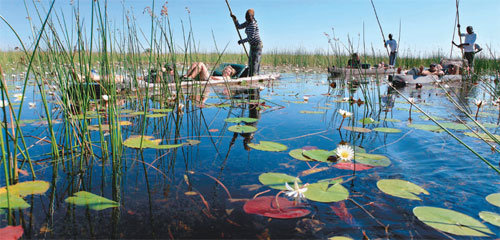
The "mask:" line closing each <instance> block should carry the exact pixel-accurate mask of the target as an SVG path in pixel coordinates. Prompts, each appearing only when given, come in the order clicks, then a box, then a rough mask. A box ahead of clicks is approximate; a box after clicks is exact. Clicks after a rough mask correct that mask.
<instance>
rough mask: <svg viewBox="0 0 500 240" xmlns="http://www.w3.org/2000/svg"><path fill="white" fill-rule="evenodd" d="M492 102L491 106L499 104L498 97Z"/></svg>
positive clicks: (499, 99)
mask: <svg viewBox="0 0 500 240" xmlns="http://www.w3.org/2000/svg"><path fill="white" fill-rule="evenodd" d="M491 103H492V104H493V106H498V105H500V98H498V99H497V100H495V101H493V102H491Z"/></svg>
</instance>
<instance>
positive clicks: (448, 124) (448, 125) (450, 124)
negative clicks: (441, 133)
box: [440, 122, 468, 130]
mask: <svg viewBox="0 0 500 240" xmlns="http://www.w3.org/2000/svg"><path fill="white" fill-rule="evenodd" d="M440 124H441V125H442V126H443V127H445V128H449V129H454V130H467V129H468V128H467V127H466V126H465V125H464V124H462V123H454V122H443V123H440Z"/></svg>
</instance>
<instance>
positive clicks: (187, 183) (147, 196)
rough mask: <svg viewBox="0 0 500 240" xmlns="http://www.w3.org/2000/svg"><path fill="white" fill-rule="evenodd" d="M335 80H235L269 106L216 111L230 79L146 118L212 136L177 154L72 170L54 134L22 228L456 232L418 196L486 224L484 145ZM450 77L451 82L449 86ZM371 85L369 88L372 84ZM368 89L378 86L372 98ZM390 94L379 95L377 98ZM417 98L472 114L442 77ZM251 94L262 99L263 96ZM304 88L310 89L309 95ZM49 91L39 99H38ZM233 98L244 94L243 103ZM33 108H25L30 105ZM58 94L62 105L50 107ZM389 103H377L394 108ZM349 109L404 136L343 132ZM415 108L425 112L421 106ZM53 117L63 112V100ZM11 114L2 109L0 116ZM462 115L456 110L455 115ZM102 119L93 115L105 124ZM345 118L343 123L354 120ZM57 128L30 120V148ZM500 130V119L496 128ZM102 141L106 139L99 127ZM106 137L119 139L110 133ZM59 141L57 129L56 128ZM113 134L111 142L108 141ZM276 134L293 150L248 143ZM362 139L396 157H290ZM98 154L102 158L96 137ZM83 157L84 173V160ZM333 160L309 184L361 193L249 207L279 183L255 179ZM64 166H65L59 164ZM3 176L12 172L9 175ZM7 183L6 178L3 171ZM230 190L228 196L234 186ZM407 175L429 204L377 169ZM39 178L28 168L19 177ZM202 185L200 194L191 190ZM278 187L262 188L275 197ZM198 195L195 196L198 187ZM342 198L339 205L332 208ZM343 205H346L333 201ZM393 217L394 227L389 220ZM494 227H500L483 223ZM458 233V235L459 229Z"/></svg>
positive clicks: (302, 234)
mask: <svg viewBox="0 0 500 240" xmlns="http://www.w3.org/2000/svg"><path fill="white" fill-rule="evenodd" d="M341 85H342V84H341V83H340V81H337V88H334V89H331V88H329V86H328V80H327V76H326V75H324V74H306V75H304V74H299V75H296V74H283V75H282V78H281V80H279V81H274V82H272V83H262V84H261V86H264V87H265V88H264V90H262V91H259V90H258V88H257V89H256V88H252V89H251V90H248V88H246V87H238V88H237V89H234V88H233V89H232V90H233V93H234V91H238V92H239V93H240V94H239V97H240V98H249V97H251V98H254V97H255V96H257V95H255V94H256V93H257V92H259V94H258V96H260V99H261V101H263V102H265V104H264V105H265V106H268V107H269V108H267V107H266V109H264V108H265V107H263V106H261V107H262V109H261V110H257V109H255V108H254V107H255V105H250V104H239V105H234V104H233V107H214V106H212V107H208V106H210V105H211V104H218V103H228V104H230V103H231V101H230V99H228V97H227V91H224V89H223V88H222V87H217V88H215V89H212V90H211V91H210V93H209V95H208V96H209V97H208V98H207V99H206V102H205V106H207V107H205V108H199V107H195V106H192V105H191V102H189V103H190V104H186V109H185V110H184V113H183V114H182V115H178V114H176V111H174V112H172V113H168V116H167V117H161V118H148V119H147V122H148V126H149V127H148V129H147V133H146V135H149V136H154V137H155V138H157V139H162V140H163V142H162V144H166V143H167V142H168V143H169V144H172V143H174V142H185V141H186V139H195V140H199V141H201V142H200V144H198V145H194V146H183V147H180V148H177V149H170V150H154V149H145V150H144V151H143V152H142V153H141V152H140V151H137V150H136V149H131V148H127V147H124V154H123V157H122V158H121V162H118V163H116V164H112V163H110V162H104V163H103V162H102V161H101V160H100V159H99V158H89V159H85V160H81V159H80V158H78V159H77V160H76V162H75V164H74V163H73V162H72V161H71V159H70V158H69V157H66V158H64V161H65V162H64V167H63V165H59V167H58V170H55V169H54V165H53V164H52V163H51V159H50V156H47V155H46V153H49V152H50V144H49V143H46V142H43V141H42V142H39V143H37V144H36V145H34V146H33V147H32V148H31V149H30V153H31V155H32V158H33V159H35V160H36V165H35V170H36V174H37V178H38V179H40V180H45V181H48V182H50V183H51V184H52V188H51V189H49V191H47V193H46V194H44V195H42V196H39V195H35V196H28V197H26V198H25V200H26V201H27V202H28V203H29V204H30V205H31V207H30V208H28V209H26V210H23V211H15V216H16V217H15V221H16V224H22V225H23V227H24V229H25V235H24V236H25V237H32V238H74V237H77V238H267V237H270V238H328V237H332V236H350V237H352V238H353V239H360V238H362V237H363V234H366V236H368V237H369V238H386V237H388V238H391V239H397V238H416V239H429V238H440V239H442V238H447V236H446V235H444V234H443V233H440V232H439V231H436V230H434V229H433V228H431V227H429V226H427V225H425V224H424V223H422V222H421V221H419V220H418V219H417V218H416V217H415V216H414V214H413V212H412V209H413V208H414V207H417V206H434V207H442V208H447V209H452V210H455V211H458V212H461V213H464V214H467V215H469V216H472V217H474V218H476V219H478V220H480V218H479V217H478V213H479V211H492V212H498V209H497V207H495V206H493V205H491V204H489V203H488V202H487V201H486V200H485V197H486V196H487V195H489V194H491V193H496V192H498V191H499V183H500V182H499V181H497V179H498V174H497V173H496V172H495V171H493V170H492V169H490V168H489V167H488V166H487V165H486V164H485V163H483V162H482V161H480V159H479V158H477V157H476V156H475V155H473V154H472V153H471V152H470V151H469V150H467V149H466V148H465V147H463V146H462V145H460V144H458V142H457V141H456V140H454V139H453V138H452V137H451V136H449V135H448V134H447V133H444V132H441V133H435V132H430V131H424V130H418V129H413V128H409V127H408V126H407V124H408V118H409V114H408V111H405V110H403V109H402V108H406V109H408V108H409V107H410V105H409V104H408V103H406V102H405V100H404V99H403V98H402V97H400V96H397V95H396V94H389V95H388V90H387V88H386V87H384V86H379V87H377V85H376V84H369V85H361V86H360V87H358V88H357V89H356V90H353V91H352V92H351V94H352V96H353V97H354V99H358V98H362V99H364V100H365V101H366V99H367V98H369V99H371V100H372V101H374V102H375V103H374V104H368V105H367V104H363V105H360V106H358V105H350V104H349V103H347V102H342V101H341V99H342V98H343V97H347V96H349V90H348V89H347V88H343V87H342V86H341ZM450 85H451V84H450ZM362 88H364V89H365V90H364V91H363V90H362ZM451 88H452V89H454V90H455V91H457V92H459V91H460V94H461V96H462V97H463V100H464V101H469V103H470V104H469V106H470V107H471V109H473V110H475V106H474V107H473V105H471V104H472V100H471V99H472V98H474V97H480V98H483V94H484V93H483V91H480V88H479V86H475V87H472V90H467V89H465V88H463V86H453V85H452V86H451ZM28 92H29V93H28V98H27V99H26V102H31V97H32V96H37V94H38V93H36V91H35V90H34V88H32V87H31V88H30V89H29V91H28ZM363 92H366V94H367V96H363ZM379 92H380V95H383V97H382V102H380V105H379V102H378V96H379V95H378V94H379ZM403 93H404V94H405V95H406V96H412V97H415V98H416V99H417V105H419V106H421V107H422V108H423V109H424V111H426V112H428V113H430V114H431V115H432V116H438V117H441V118H443V119H447V120H448V121H449V120H453V119H454V118H453V114H455V115H458V116H460V117H461V118H462V119H464V120H466V121H467V119H466V118H465V117H464V116H463V114H462V113H460V112H459V111H458V110H457V109H456V108H455V107H453V105H452V104H451V103H449V102H448V100H446V97H445V96H444V95H443V92H442V91H441V90H439V89H437V88H436V87H434V86H424V88H423V89H414V88H412V87H407V88H406V89H404V90H403ZM252 96H253V97H252ZM303 96H309V100H308V102H303ZM37 98H38V97H37ZM135 102H136V100H135V99H131V100H124V101H121V103H122V104H123V108H124V109H131V108H133V110H134V111H135V110H136V109H135ZM233 102H234V101H233ZM25 105H27V104H25ZM53 106H55V105H54V103H51V109H53ZM391 106H393V107H391ZM387 108H389V111H380V109H387ZM338 109H344V110H348V111H352V112H354V119H355V121H354V124H355V126H358V127H362V124H361V123H359V122H358V121H357V120H359V119H361V118H363V117H364V115H366V114H368V115H367V116H368V117H372V118H374V119H375V120H383V119H384V118H392V119H398V120H401V121H400V122H386V121H380V123H379V124H372V125H366V126H365V127H366V128H369V129H373V128H374V127H382V126H383V127H391V128H397V129H401V130H402V132H401V133H396V134H386V133H380V132H375V131H373V132H370V133H363V134H360V133H353V132H349V131H346V130H345V129H340V130H339V129H338V128H339V126H340V123H341V120H342V118H341V116H340V115H339V114H338V113H337V110H338ZM413 109H414V108H413ZM302 110H306V111H323V112H324V113H322V114H304V113H300V111H302ZM483 111H485V112H489V113H491V114H490V115H491V116H486V117H480V118H479V119H480V120H481V121H482V122H489V123H494V124H496V123H497V117H495V116H497V114H498V112H497V111H498V109H495V108H492V107H491V106H487V107H486V109H485V110H483ZM53 113H54V116H55V117H56V118H61V116H62V114H61V111H60V110H55V111H54V112H53ZM43 115H44V114H43V109H42V108H41V103H40V102H39V103H38V106H37V107H36V108H35V109H28V108H27V106H26V109H23V118H22V119H39V118H40V117H43ZM421 115H422V114H421V113H416V112H413V113H412V120H413V123H424V124H432V122H430V121H425V120H423V119H421V118H420V116H421ZM241 116H243V117H256V118H258V119H259V120H258V122H257V123H254V124H252V125H253V126H255V127H257V128H258V131H257V132H255V133H254V134H234V133H233V132H230V131H228V130H227V128H228V127H229V126H231V125H234V124H233V123H226V122H224V119H226V118H228V117H241ZM2 118H3V115H2ZM122 120H128V121H130V122H132V125H131V126H122V134H123V139H124V140H125V139H127V138H128V137H129V136H130V135H136V134H140V132H141V129H142V125H141V124H142V121H143V118H142V116H134V117H124V118H122ZM455 121H456V120H455ZM96 123H97V120H96V119H92V120H90V124H96ZM352 124H353V121H352V120H347V121H345V122H344V123H343V125H344V126H352ZM63 127H64V123H59V124H56V125H55V131H56V133H57V136H58V137H61V139H60V140H59V141H61V143H62V141H63V135H64V133H63V131H62V130H63V129H64V128H63ZM46 130H47V126H46V125H43V124H42V125H40V124H37V123H27V124H26V126H25V127H23V133H24V135H25V137H26V136H36V137H38V138H33V137H26V141H27V145H28V146H30V145H32V144H34V143H35V142H37V141H39V138H43V137H45V136H48V134H47V132H46ZM489 130H490V131H492V132H493V133H496V134H498V127H495V128H489ZM451 131H452V132H453V133H455V134H456V135H457V136H458V137H460V138H461V139H463V140H464V141H465V142H466V143H467V144H469V145H470V146H471V147H472V148H473V149H475V150H476V151H478V152H479V153H480V154H481V155H482V156H484V157H485V158H486V159H488V160H490V161H491V162H493V164H494V165H498V162H499V159H498V155H497V154H494V153H493V152H492V151H491V150H490V148H489V147H488V146H487V145H485V144H484V143H482V142H481V141H479V140H477V139H475V138H471V137H468V136H465V135H464V134H463V132H465V131H464V130H451ZM92 138H93V139H94V141H95V144H96V146H99V145H100V143H99V138H100V136H99V133H98V132H93V133H92ZM105 138H109V137H107V136H105ZM46 139H49V138H46ZM106 140H107V141H109V139H106ZM259 141H274V142H279V143H282V144H285V145H286V146H287V147H288V150H287V151H283V152H265V151H259V150H255V149H251V148H248V146H247V143H249V142H253V143H258V142H259ZM341 141H344V142H349V143H351V144H353V145H356V146H361V147H363V148H364V149H366V150H367V151H368V152H371V153H374V154H382V155H384V156H387V157H388V158H389V159H390V160H391V162H392V164H391V165H390V166H388V167H376V168H373V169H370V170H366V171H358V172H353V171H351V170H341V169H336V168H333V167H330V166H332V164H327V163H319V162H304V161H299V160H295V159H293V158H292V157H291V156H289V155H288V152H289V150H292V149H297V148H302V147H306V146H313V147H317V148H319V149H325V150H333V149H335V148H336V147H337V145H338V144H339V143H340V142H341ZM94 152H95V154H96V155H97V156H101V155H102V151H101V150H100V148H99V147H94ZM80 161H82V162H81V166H82V168H81V170H80V167H79V166H80ZM316 164H318V165H317V166H316V167H318V168H319V167H329V168H328V169H327V170H325V171H321V172H318V173H314V174H311V175H307V176H301V177H300V179H301V180H302V182H304V183H314V182H316V181H318V180H321V179H327V178H334V177H338V176H344V177H343V179H344V180H346V179H350V177H353V178H352V179H351V180H349V181H347V182H345V183H343V186H345V187H346V188H347V189H348V190H349V193H350V198H352V199H353V200H354V201H355V202H356V203H359V204H360V205H361V206H362V207H363V208H364V209H365V210H366V211H367V212H369V213H370V214H371V215H372V216H373V218H372V217H371V216H369V215H368V213H367V212H365V211H364V210H363V209H362V208H360V207H359V206H357V205H356V204H354V202H352V201H349V200H346V201H343V202H339V203H319V202H314V201H308V202H307V207H308V209H309V210H311V214H309V215H307V216H306V217H303V218H296V219H286V220H282V219H271V218H267V217H263V216H258V215H253V214H247V213H245V212H244V211H243V205H244V204H245V202H246V201H247V200H249V199H252V198H253V197H254V196H255V195H256V194H258V193H261V192H264V191H266V190H270V188H268V187H265V186H262V185H261V184H260V182H259V180H258V177H259V175H260V174H262V173H266V172H276V173H285V174H288V175H291V176H300V175H301V172H302V171H304V170H308V169H310V168H311V167H314V166H315V165H316ZM54 171H57V174H54ZM2 173H3V171H2ZM0 177H1V178H0V179H2V180H1V181H2V185H5V183H4V182H3V180H4V177H3V175H1V174H0ZM213 178H215V179H217V180H218V181H219V182H220V183H222V184H223V185H224V187H225V188H227V190H228V191H229V193H230V195H231V197H232V199H231V200H230V199H229V196H228V194H227V193H226V191H225V189H224V187H222V186H221V184H219V183H218V182H217V181H215V180H214V179H213ZM392 178H395V179H403V180H407V181H410V182H413V183H415V184H417V185H419V186H422V187H423V188H425V189H426V190H427V191H429V193H430V195H419V196H420V197H421V198H422V201H415V200H407V199H402V198H397V197H393V196H390V195H387V194H385V193H383V192H381V191H380V190H379V189H378V188H377V186H376V183H377V181H378V180H380V179H392ZM28 180H31V176H21V179H20V181H21V182H22V181H28ZM81 190H85V191H88V192H92V193H94V194H97V195H101V196H104V197H106V198H109V199H113V200H116V201H118V202H120V207H119V208H111V209H106V210H102V211H94V210H90V209H87V208H85V207H75V206H73V205H70V204H67V203H65V201H64V200H65V199H66V198H67V197H69V196H71V195H72V193H75V192H78V191H81ZM193 192H194V193H193ZM277 193H278V191H277V190H273V189H271V191H268V192H266V193H263V194H262V195H261V196H274V195H276V194H277ZM193 194H194V195H193ZM332 207H333V208H332ZM333 209H338V210H337V211H334V210H333ZM0 220H1V221H0V226H2V227H3V226H5V225H6V224H7V219H6V216H5V214H2V215H0ZM377 221H378V222H380V223H382V224H383V225H386V226H387V225H388V226H389V227H388V229H387V232H386V229H385V228H384V227H383V226H381V225H380V224H379V223H378V222H377ZM485 224H486V225H487V226H488V227H489V228H490V230H491V231H493V232H494V233H495V234H496V235H498V234H499V233H500V229H499V228H498V227H497V226H494V225H491V224H489V223H485ZM449 236H452V237H454V238H461V237H460V236H455V235H449Z"/></svg>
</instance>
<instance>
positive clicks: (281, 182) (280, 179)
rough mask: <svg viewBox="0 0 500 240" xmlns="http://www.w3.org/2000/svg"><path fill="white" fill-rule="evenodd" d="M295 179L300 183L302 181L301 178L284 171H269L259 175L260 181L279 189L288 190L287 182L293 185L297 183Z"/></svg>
mask: <svg viewBox="0 0 500 240" xmlns="http://www.w3.org/2000/svg"><path fill="white" fill-rule="evenodd" d="M295 180H297V182H299V183H300V182H301V181H300V179H298V178H296V177H292V176H290V175H287V174H284V173H273V172H268V173H263V174H261V175H260V176H259V181H260V182H261V183H262V184H263V185H265V186H268V187H270V188H273V189H278V190H286V187H285V183H288V185H291V186H292V185H293V184H294V183H295Z"/></svg>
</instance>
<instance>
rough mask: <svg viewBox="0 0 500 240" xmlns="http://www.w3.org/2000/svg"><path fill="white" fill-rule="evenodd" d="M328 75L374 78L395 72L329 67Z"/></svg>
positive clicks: (389, 70) (378, 69)
mask: <svg viewBox="0 0 500 240" xmlns="http://www.w3.org/2000/svg"><path fill="white" fill-rule="evenodd" d="M328 73H329V74H330V76H331V77H341V76H374V75H389V74H394V73H395V70H394V69H393V68H387V69H385V68H368V69H361V68H338V67H329V68H328Z"/></svg>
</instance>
